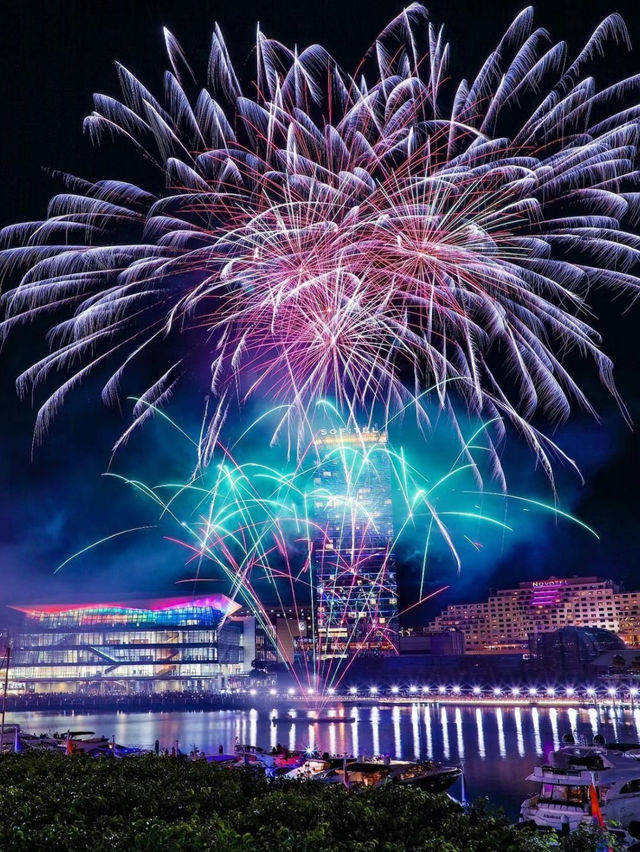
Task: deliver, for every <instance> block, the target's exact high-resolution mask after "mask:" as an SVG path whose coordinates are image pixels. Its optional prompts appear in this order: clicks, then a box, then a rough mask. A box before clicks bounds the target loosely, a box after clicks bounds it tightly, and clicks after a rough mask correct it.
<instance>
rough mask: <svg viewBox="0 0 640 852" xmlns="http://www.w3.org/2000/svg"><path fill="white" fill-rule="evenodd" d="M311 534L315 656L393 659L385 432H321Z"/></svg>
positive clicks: (393, 585)
mask: <svg viewBox="0 0 640 852" xmlns="http://www.w3.org/2000/svg"><path fill="white" fill-rule="evenodd" d="M314 443H315V449H316V451H317V453H318V465H317V468H316V470H315V474H314V482H313V491H312V494H311V500H312V506H313V520H314V531H313V535H312V541H311V554H312V566H313V572H314V583H315V589H316V615H317V635H318V654H319V655H320V657H324V658H333V657H347V656H350V655H352V654H353V653H356V652H358V653H370V654H371V653H374V654H393V653H397V648H398V635H397V634H398V627H397V618H398V596H397V586H396V572H395V563H394V558H393V553H392V551H391V546H392V542H393V516H392V505H391V463H390V460H389V452H388V447H387V435H386V432H380V431H378V430H376V429H330V430H321V431H320V432H319V433H318V434H317V435H316V438H315V441H314Z"/></svg>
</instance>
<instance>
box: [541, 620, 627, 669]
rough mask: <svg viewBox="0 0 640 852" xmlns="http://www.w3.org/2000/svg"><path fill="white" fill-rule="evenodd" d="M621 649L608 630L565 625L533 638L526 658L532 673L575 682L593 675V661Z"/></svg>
mask: <svg viewBox="0 0 640 852" xmlns="http://www.w3.org/2000/svg"><path fill="white" fill-rule="evenodd" d="M624 647H625V645H624V642H623V641H622V639H620V637H619V636H617V635H616V634H615V633H612V632H611V631H610V630H603V629H602V628H601V627H576V626H575V625H567V626H566V627H561V628H560V629H559V630H554V631H553V632H551V633H540V634H538V635H537V636H535V637H533V638H532V640H531V644H530V654H531V659H532V661H534V662H535V669H536V671H538V672H540V673H546V674H553V675H556V676H563V677H573V678H575V677H584V676H590V675H592V674H594V673H595V671H596V668H597V667H595V666H594V661H595V660H596V659H597V658H599V657H601V655H602V654H604V653H612V652H619V651H621V650H622V649H624Z"/></svg>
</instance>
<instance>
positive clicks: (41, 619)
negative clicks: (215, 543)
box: [10, 595, 255, 694]
mask: <svg viewBox="0 0 640 852" xmlns="http://www.w3.org/2000/svg"><path fill="white" fill-rule="evenodd" d="M12 608H13V609H16V610H18V611H19V612H21V613H22V614H23V623H22V627H21V629H19V631H18V632H16V633H15V634H14V636H13V650H12V665H11V670H10V680H11V688H12V689H13V690H18V691H26V692H91V693H100V694H111V693H113V694H134V693H141V692H142V693H144V692H165V691H169V690H178V691H180V690H187V691H199V692H206V691H209V690H215V689H220V688H223V687H225V686H226V685H227V683H228V680H229V678H232V677H234V676H238V675H243V674H246V673H247V672H248V671H249V670H250V668H251V661H252V660H253V658H254V656H255V622H254V620H253V619H251V618H237V617H236V616H235V613H236V612H237V610H238V609H239V606H238V604H236V603H234V602H233V601H232V600H230V599H229V598H227V597H225V595H212V596H209V597H206V598H201V599H197V600H193V599H190V598H173V599H171V600H158V601H141V602H124V603H100V604H96V603H93V604H72V605H68V606H61V605H41V606H16V607H12Z"/></svg>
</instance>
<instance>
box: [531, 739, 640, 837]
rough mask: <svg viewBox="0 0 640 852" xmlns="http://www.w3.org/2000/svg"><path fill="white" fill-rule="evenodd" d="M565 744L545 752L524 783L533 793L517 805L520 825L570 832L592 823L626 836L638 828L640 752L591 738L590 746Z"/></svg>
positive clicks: (636, 748) (567, 742) (630, 747)
mask: <svg viewBox="0 0 640 852" xmlns="http://www.w3.org/2000/svg"><path fill="white" fill-rule="evenodd" d="M572 740H573V738H572V737H569V738H568V739H566V738H565V745H563V746H562V747H561V748H559V749H558V750H557V751H553V752H551V753H550V755H549V757H548V758H547V759H546V760H545V761H544V762H541V763H539V764H537V765H536V766H535V768H534V770H533V773H532V774H531V775H529V776H528V777H527V779H526V780H527V781H533V782H535V783H537V784H538V791H537V792H536V793H534V795H532V796H529V797H528V798H527V799H525V800H524V802H523V803H522V805H521V808H520V822H521V823H529V824H533V825H535V826H537V827H540V828H546V829H549V828H553V829H556V830H557V831H567V830H568V831H575V829H577V828H578V827H579V826H580V825H592V824H593V822H594V819H596V820H598V821H600V820H602V821H603V822H604V824H605V825H607V826H614V825H615V826H616V827H618V828H621V829H623V830H624V831H625V832H627V831H628V830H629V828H631V829H633V830H632V831H631V834H635V833H636V826H634V825H633V823H636V824H638V827H640V749H638V745H637V743H636V744H635V745H634V746H622V745H619V744H615V743H613V744H609V745H606V744H605V742H604V739H603V738H602V737H595V738H594V742H593V744H592V745H576V744H575V742H572Z"/></svg>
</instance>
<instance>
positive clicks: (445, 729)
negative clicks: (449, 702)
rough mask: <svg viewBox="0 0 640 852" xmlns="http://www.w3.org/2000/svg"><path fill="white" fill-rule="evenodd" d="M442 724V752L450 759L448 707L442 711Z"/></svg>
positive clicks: (446, 758)
mask: <svg viewBox="0 0 640 852" xmlns="http://www.w3.org/2000/svg"><path fill="white" fill-rule="evenodd" d="M440 724H441V725H442V754H443V757H444V759H445V760H449V759H450V752H449V722H448V720H447V708H446V707H443V708H442V710H441V711H440Z"/></svg>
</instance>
